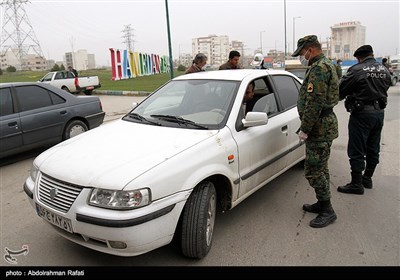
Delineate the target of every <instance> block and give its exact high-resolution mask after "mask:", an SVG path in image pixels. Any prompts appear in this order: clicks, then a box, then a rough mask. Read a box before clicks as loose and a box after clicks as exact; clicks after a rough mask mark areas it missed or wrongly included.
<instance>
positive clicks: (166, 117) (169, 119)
mask: <svg viewBox="0 0 400 280" xmlns="http://www.w3.org/2000/svg"><path fill="white" fill-rule="evenodd" d="M150 117H152V118H157V119H160V120H164V121H167V122H175V123H178V124H185V125H193V126H195V127H198V128H203V129H208V127H207V126H205V125H201V124H198V123H195V122H194V121H191V120H187V119H184V118H182V117H179V116H172V115H150Z"/></svg>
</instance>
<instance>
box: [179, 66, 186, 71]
mask: <svg viewBox="0 0 400 280" xmlns="http://www.w3.org/2000/svg"><path fill="white" fill-rule="evenodd" d="M185 70H186V67H185V66H184V65H182V64H180V65H179V66H178V71H185Z"/></svg>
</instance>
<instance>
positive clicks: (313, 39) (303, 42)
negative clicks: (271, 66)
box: [292, 35, 318, 57]
mask: <svg viewBox="0 0 400 280" xmlns="http://www.w3.org/2000/svg"><path fill="white" fill-rule="evenodd" d="M315 42H318V38H317V36H315V35H307V36H305V37H303V38H300V39H299V40H298V41H297V49H296V50H295V51H294V53H293V54H292V56H293V57H295V56H298V55H299V54H300V52H301V50H302V49H303V48H304V46H305V45H307V44H310V43H315Z"/></svg>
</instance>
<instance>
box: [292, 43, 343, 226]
mask: <svg viewBox="0 0 400 280" xmlns="http://www.w3.org/2000/svg"><path fill="white" fill-rule="evenodd" d="M298 55H300V62H301V64H303V65H304V66H310V69H308V71H307V73H306V76H305V78H304V81H303V84H302V86H301V88H300V93H299V98H298V101H297V109H298V111H299V116H300V120H301V125H300V128H299V132H298V135H299V138H300V140H301V141H305V144H306V160H305V164H304V173H305V177H306V178H307V180H308V182H309V184H310V186H311V187H313V188H314V190H315V194H316V197H317V200H318V201H317V202H316V203H314V204H304V205H303V210H305V211H307V212H311V213H317V214H318V216H317V217H316V218H315V219H313V220H311V222H310V226H311V227H315V228H322V227H326V226H327V225H329V224H330V223H332V222H333V221H335V220H336V218H337V217H336V213H335V211H334V210H333V208H332V204H331V192H330V189H329V169H328V160H329V156H330V151H331V146H332V141H333V139H335V138H337V137H338V136H339V133H338V121H337V118H336V115H335V113H334V112H333V107H334V106H335V105H336V104H338V101H339V85H338V76H337V73H336V69H335V66H334V65H333V63H332V62H331V60H330V59H328V58H327V57H325V55H324V54H323V53H322V50H321V44H320V43H319V42H318V39H317V36H315V35H308V36H305V37H304V38H301V39H299V40H298V42H297V49H296V51H295V52H294V53H293V54H292V56H294V57H296V56H298Z"/></svg>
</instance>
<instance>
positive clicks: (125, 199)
mask: <svg viewBox="0 0 400 280" xmlns="http://www.w3.org/2000/svg"><path fill="white" fill-rule="evenodd" d="M150 201H151V192H150V189H148V188H143V189H139V190H133V191H114V190H106V189H93V190H92V193H91V194H90V198H89V205H92V206H98V207H103V208H111V209H119V210H130V209H134V208H139V207H143V206H146V205H148V204H150Z"/></svg>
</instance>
